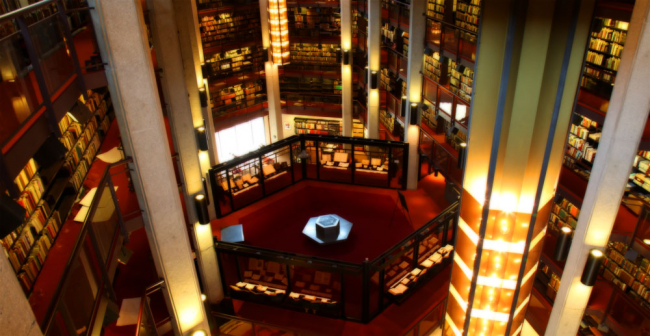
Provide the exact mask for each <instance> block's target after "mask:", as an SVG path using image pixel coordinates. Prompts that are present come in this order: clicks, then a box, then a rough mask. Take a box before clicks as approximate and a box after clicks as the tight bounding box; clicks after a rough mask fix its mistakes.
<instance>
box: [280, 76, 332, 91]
mask: <svg viewBox="0 0 650 336" xmlns="http://www.w3.org/2000/svg"><path fill="white" fill-rule="evenodd" d="M280 90H281V91H282V92H296V93H310V94H331V95H340V94H341V90H342V87H341V79H340V78H338V79H331V78H322V77H292V76H291V77H290V76H283V77H282V78H281V79H280Z"/></svg>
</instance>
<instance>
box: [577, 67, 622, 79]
mask: <svg viewBox="0 0 650 336" xmlns="http://www.w3.org/2000/svg"><path fill="white" fill-rule="evenodd" d="M584 73H585V74H587V75H589V76H591V77H594V78H596V79H600V80H602V81H604V82H608V83H614V80H615V79H616V76H614V75H613V74H611V73H609V72H603V71H600V70H598V69H595V68H591V67H589V66H588V64H587V66H586V67H585V71H584Z"/></svg>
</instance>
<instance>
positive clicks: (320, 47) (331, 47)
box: [289, 43, 339, 65]
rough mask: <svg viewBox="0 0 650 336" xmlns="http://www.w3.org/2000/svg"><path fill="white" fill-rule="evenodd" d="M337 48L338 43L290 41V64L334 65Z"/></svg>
mask: <svg viewBox="0 0 650 336" xmlns="http://www.w3.org/2000/svg"><path fill="white" fill-rule="evenodd" d="M337 48H339V45H338V44H323V43H321V44H318V43H291V44H290V45H289V53H290V54H291V64H302V65H336V64H337V63H336V49H337Z"/></svg>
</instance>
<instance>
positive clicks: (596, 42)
mask: <svg viewBox="0 0 650 336" xmlns="http://www.w3.org/2000/svg"><path fill="white" fill-rule="evenodd" d="M589 49H593V50H598V51H601V52H604V53H608V54H610V55H612V56H617V57H620V56H621V53H622V52H623V46H622V45H620V44H618V43H609V42H606V41H604V40H601V39H598V38H593V37H592V38H591V39H590V40H589Z"/></svg>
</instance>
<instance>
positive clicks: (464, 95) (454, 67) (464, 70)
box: [448, 60, 474, 103]
mask: <svg viewBox="0 0 650 336" xmlns="http://www.w3.org/2000/svg"><path fill="white" fill-rule="evenodd" d="M448 71H449V89H450V90H451V92H452V93H453V94H455V95H457V96H458V97H459V98H461V99H463V100H464V101H466V102H467V103H470V102H471V101H472V85H473V84H474V70H472V69H470V68H469V67H466V66H463V65H458V64H456V62H454V61H452V60H449V70H448Z"/></svg>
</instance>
